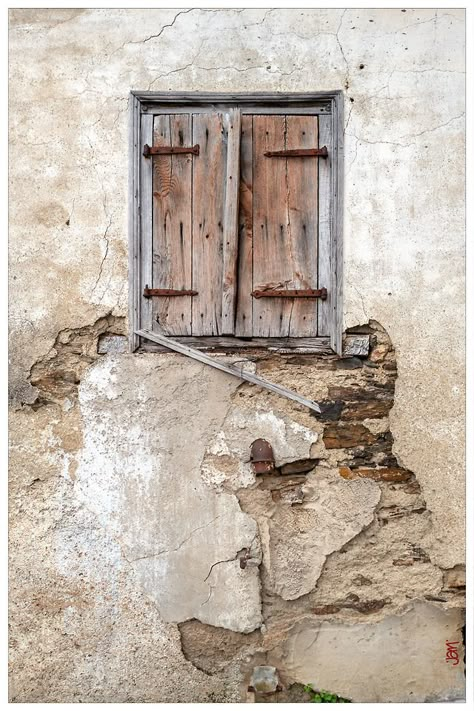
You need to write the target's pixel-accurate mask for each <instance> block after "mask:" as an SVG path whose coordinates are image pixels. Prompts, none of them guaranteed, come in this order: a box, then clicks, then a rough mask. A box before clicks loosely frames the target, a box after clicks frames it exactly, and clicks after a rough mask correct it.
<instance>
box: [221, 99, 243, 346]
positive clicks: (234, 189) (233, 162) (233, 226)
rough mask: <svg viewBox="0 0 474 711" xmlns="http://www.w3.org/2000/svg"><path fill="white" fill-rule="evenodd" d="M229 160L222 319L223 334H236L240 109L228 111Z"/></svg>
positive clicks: (223, 246)
mask: <svg viewBox="0 0 474 711" xmlns="http://www.w3.org/2000/svg"><path fill="white" fill-rule="evenodd" d="M225 125H226V133H227V160H226V177H225V202H224V234H223V242H222V248H223V267H222V270H223V271H222V322H221V333H222V334H223V335H230V334H232V333H234V324H235V307H236V300H237V264H238V259H237V257H238V243H239V229H238V218H239V188H240V131H241V114H240V109H231V110H230V111H229V113H228V114H225Z"/></svg>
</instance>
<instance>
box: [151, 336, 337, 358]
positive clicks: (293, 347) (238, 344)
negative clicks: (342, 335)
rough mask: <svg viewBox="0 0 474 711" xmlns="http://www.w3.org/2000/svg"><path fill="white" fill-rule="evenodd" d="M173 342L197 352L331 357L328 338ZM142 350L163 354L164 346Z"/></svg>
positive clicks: (181, 339)
mask: <svg viewBox="0 0 474 711" xmlns="http://www.w3.org/2000/svg"><path fill="white" fill-rule="evenodd" d="M174 340H176V341H179V343H184V344H185V345H187V346H191V347H192V348H197V349H199V350H205V351H209V350H220V351H222V350H224V351H226V350H230V351H235V350H242V349H244V350H246V349H252V348H253V349H266V350H272V351H274V352H277V353H292V352H298V353H315V354H318V355H331V354H333V351H332V349H331V347H330V345H329V338H249V339H245V340H244V339H240V338H235V337H233V336H175V337H174ZM144 346H145V347H144V350H146V351H152V352H160V353H161V352H163V350H164V346H161V345H157V344H155V343H151V342H147V343H146V344H144Z"/></svg>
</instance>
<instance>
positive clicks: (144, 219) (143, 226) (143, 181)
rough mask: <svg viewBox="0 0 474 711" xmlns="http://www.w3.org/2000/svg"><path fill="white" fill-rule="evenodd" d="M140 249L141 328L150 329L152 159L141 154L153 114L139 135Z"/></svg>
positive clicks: (146, 117) (146, 118) (144, 120)
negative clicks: (146, 292) (146, 294)
mask: <svg viewBox="0 0 474 711" xmlns="http://www.w3.org/2000/svg"><path fill="white" fill-rule="evenodd" d="M140 141H141V145H140V250H141V283H140V290H141V292H140V299H141V308H140V310H141V318H140V322H141V328H145V329H147V330H150V331H151V330H152V302H151V299H145V298H144V296H143V289H144V287H145V286H146V285H147V284H148V286H149V287H152V286H153V161H152V160H151V159H150V158H145V157H144V156H143V146H144V144H145V143H147V144H148V145H149V146H151V145H152V143H153V116H152V115H150V114H144V115H143V116H142V118H141V136H140Z"/></svg>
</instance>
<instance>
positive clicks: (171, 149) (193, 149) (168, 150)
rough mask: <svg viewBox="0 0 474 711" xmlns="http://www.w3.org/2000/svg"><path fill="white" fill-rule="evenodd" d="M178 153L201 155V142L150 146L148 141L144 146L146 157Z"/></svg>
mask: <svg viewBox="0 0 474 711" xmlns="http://www.w3.org/2000/svg"><path fill="white" fill-rule="evenodd" d="M176 153H192V154H193V155H195V156H198V155H199V144H198V143H196V145H195V146H149V145H148V144H147V143H145V145H144V146H143V155H144V156H145V158H153V156H167V155H174V154H176Z"/></svg>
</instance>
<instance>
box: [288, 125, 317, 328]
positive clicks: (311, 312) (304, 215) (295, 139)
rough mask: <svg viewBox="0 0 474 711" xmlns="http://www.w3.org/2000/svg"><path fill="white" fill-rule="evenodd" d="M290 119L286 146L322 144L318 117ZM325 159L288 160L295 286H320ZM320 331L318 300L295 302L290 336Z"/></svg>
mask: <svg viewBox="0 0 474 711" xmlns="http://www.w3.org/2000/svg"><path fill="white" fill-rule="evenodd" d="M286 121H287V132H286V146H285V148H287V149H295V148H310V147H311V148H313V147H315V146H316V147H317V146H318V145H319V144H318V119H317V117H316V116H288V117H287V120H286ZM279 160H285V159H279ZM324 160H326V159H322V158H292V159H291V160H287V161H286V183H287V222H288V238H289V240H290V258H291V261H292V269H293V284H294V285H295V286H294V288H295V289H317V288H318V163H320V162H324ZM287 288H290V287H287ZM317 334H318V299H314V300H313V299H304V300H298V301H297V302H294V303H292V306H291V314H290V323H289V329H288V335H289V336H301V337H310V336H316V335H317Z"/></svg>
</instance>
